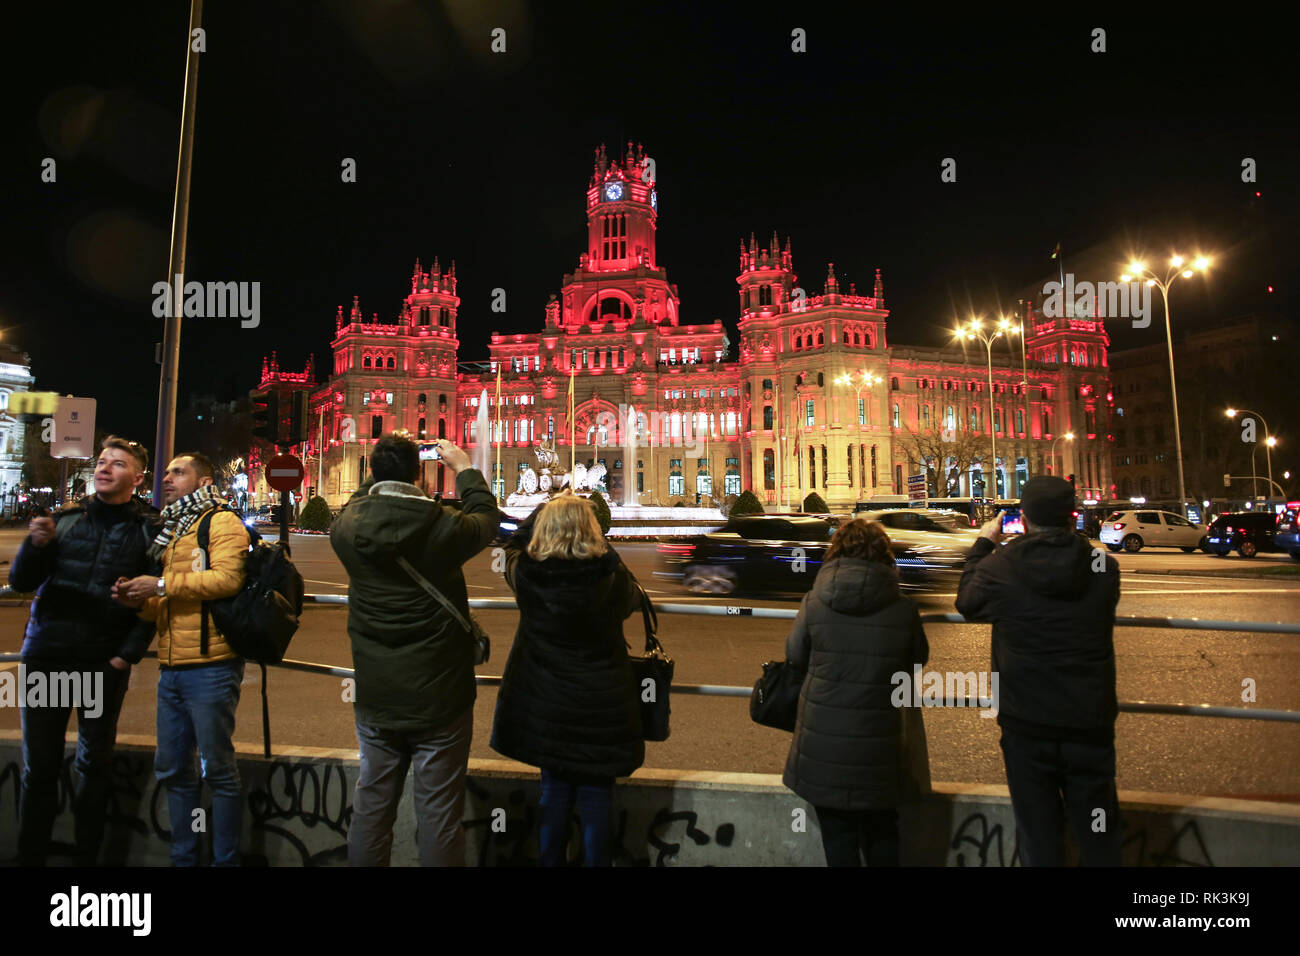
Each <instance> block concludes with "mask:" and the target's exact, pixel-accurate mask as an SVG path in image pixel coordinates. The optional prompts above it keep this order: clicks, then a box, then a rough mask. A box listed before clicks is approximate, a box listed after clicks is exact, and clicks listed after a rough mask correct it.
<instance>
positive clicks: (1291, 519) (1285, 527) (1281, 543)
mask: <svg viewBox="0 0 1300 956" xmlns="http://www.w3.org/2000/svg"><path fill="white" fill-rule="evenodd" d="M1273 543H1274V544H1276V545H1277V549H1278V550H1279V551H1285V552H1286V553H1287V554H1289V555H1291V557H1293V558H1295V559H1296V560H1297V561H1300V501H1288V502H1287V504H1286V511H1284V512H1282V513H1281V514H1280V515H1278V517H1277V527H1276V528H1275V529H1274V530H1273Z"/></svg>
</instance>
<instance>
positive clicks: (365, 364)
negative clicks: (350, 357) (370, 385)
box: [361, 355, 370, 368]
mask: <svg viewBox="0 0 1300 956" xmlns="http://www.w3.org/2000/svg"><path fill="white" fill-rule="evenodd" d="M361 367H362V368H370V356H369V355H367V356H364V357H363V358H362V359H361Z"/></svg>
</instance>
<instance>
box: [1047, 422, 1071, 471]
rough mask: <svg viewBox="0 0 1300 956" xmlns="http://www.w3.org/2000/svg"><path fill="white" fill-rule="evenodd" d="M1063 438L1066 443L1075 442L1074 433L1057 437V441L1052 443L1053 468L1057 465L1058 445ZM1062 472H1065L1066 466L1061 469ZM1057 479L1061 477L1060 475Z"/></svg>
mask: <svg viewBox="0 0 1300 956" xmlns="http://www.w3.org/2000/svg"><path fill="white" fill-rule="evenodd" d="M1062 438H1064V439H1065V440H1066V441H1074V432H1066V433H1065V434H1064V435H1057V436H1056V438H1055V440H1053V442H1052V465H1053V466H1055V465H1056V443H1057V442H1058V441H1060V440H1061V439H1062ZM1061 471H1065V467H1064V466H1062V467H1061ZM1057 477H1060V476H1059V475H1058V476H1057Z"/></svg>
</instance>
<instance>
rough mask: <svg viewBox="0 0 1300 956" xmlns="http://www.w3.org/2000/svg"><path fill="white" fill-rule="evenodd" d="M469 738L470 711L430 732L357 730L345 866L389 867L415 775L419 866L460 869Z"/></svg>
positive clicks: (370, 728)
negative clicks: (402, 805)
mask: <svg viewBox="0 0 1300 956" xmlns="http://www.w3.org/2000/svg"><path fill="white" fill-rule="evenodd" d="M473 732H474V708H473V707H472V706H471V707H470V708H469V709H467V710H466V711H465V713H463V714H461V716H460V717H458V718H457V719H456V720H454V721H453V722H452V723H451V724H449V725H447V726H446V727H444V728H442V729H440V730H437V731H429V732H426V731H397V730H384V729H383V728H379V727H369V726H367V725H365V724H362V723H361V722H360V721H358V722H357V743H358V744H359V745H360V747H361V773H360V775H359V776H358V777H357V787H356V792H355V794H354V796H353V798H352V823H351V826H350V827H349V829H348V865H349V866H388V865H389V861H390V859H391V857H392V851H393V824H394V823H395V822H396V820H397V805H398V803H399V802H401V799H402V790H403V788H404V787H405V785H406V772H407V770H408V769H410V768H411V767H412V766H414V768H415V774H414V775H415V824H416V834H417V838H418V843H419V848H420V865H421V866H464V865H465V831H464V829H463V828H462V827H461V816H462V815H463V813H464V808H465V771H466V767H467V765H468V763H469V748H470V741H471V738H472V737H473Z"/></svg>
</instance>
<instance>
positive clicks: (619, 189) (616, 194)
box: [605, 183, 623, 201]
mask: <svg viewBox="0 0 1300 956" xmlns="http://www.w3.org/2000/svg"><path fill="white" fill-rule="evenodd" d="M605 198H606V199H608V200H610V201H613V200H616V199H622V198H623V184H622V183H606V184H605Z"/></svg>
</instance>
